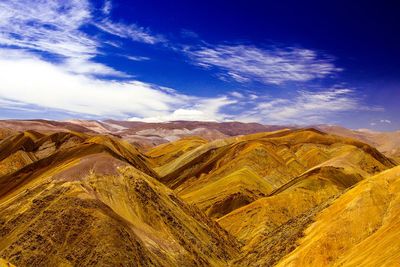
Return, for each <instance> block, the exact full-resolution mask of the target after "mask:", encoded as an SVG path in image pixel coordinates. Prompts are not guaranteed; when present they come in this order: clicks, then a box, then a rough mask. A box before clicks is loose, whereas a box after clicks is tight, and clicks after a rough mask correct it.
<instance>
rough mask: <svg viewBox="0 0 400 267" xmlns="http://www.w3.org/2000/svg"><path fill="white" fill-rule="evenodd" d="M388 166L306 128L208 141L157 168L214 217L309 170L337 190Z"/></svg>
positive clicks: (353, 145) (353, 144)
mask: <svg viewBox="0 0 400 267" xmlns="http://www.w3.org/2000/svg"><path fill="white" fill-rule="evenodd" d="M393 166H394V163H393V162H391V161H390V160H389V159H387V158H386V157H385V156H383V155H382V154H380V153H379V152H378V151H376V149H374V148H372V147H370V146H369V145H366V144H363V143H361V142H358V141H355V140H352V139H347V138H342V137H338V136H333V135H328V134H325V133H322V132H319V131H316V130H314V129H305V130H282V131H278V132H271V133H260V134H253V135H248V136H242V137H236V138H230V139H225V140H219V141H216V142H210V143H207V144H204V145H202V146H199V147H197V148H195V149H192V150H190V151H188V152H186V153H184V154H183V155H181V156H180V157H178V158H177V159H175V160H172V161H170V162H169V163H167V164H165V165H163V166H161V167H159V168H156V170H157V171H158V173H159V175H160V179H161V181H162V182H164V183H165V184H167V185H168V186H170V187H172V188H173V189H175V190H176V191H177V192H178V193H179V195H180V196H182V198H184V199H185V200H186V201H188V202H189V203H193V204H196V205H197V206H199V207H200V208H201V209H202V210H203V211H205V212H206V213H208V214H209V215H210V216H212V217H217V218H218V217H221V216H224V215H226V214H228V213H229V212H231V211H232V210H235V209H237V208H240V207H242V206H244V205H246V204H249V203H251V202H253V201H255V200H257V199H259V198H261V197H265V196H267V195H270V194H273V193H274V194H276V193H278V190H280V191H283V190H284V189H286V188H289V187H291V186H292V185H294V184H297V187H300V185H301V183H302V181H301V180H302V179H303V178H304V177H309V176H310V175H309V174H310V173H311V174H313V173H315V174H318V175H320V174H321V173H325V174H327V175H328V177H327V178H328V181H327V183H330V184H331V185H332V187H333V189H332V190H333V191H335V192H336V191H340V190H343V189H344V188H347V187H349V186H351V185H353V184H355V183H357V182H358V181H360V180H362V179H364V178H365V177H368V176H370V175H373V174H375V173H378V172H380V171H382V170H385V169H387V168H389V167H393ZM243 170H245V172H244V171H243ZM308 173H309V174H308ZM333 177H337V179H336V180H334V179H333ZM307 179H308V178H307ZM306 183H308V182H307V181H306ZM310 186H311V184H310ZM336 187H337V188H336ZM315 190H318V186H317V187H316V188H315ZM329 190H330V191H332V190H331V189H329Z"/></svg>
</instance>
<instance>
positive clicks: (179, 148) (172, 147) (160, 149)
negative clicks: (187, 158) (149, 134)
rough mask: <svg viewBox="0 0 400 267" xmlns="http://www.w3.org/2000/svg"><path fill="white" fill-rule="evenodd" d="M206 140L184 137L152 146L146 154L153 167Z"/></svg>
mask: <svg viewBox="0 0 400 267" xmlns="http://www.w3.org/2000/svg"><path fill="white" fill-rule="evenodd" d="M207 142H208V141H207V140H205V139H203V138H201V137H195V136H194V137H185V138H182V139H179V140H178V141H174V142H170V143H166V144H162V145H159V146H157V147H154V148H152V149H150V150H149V151H148V152H147V153H146V155H147V156H148V157H149V158H150V160H151V162H153V165H154V167H159V166H162V165H165V164H167V163H168V162H170V161H172V160H174V159H176V158H178V157H180V156H181V155H183V154H184V153H186V152H188V151H191V150H193V149H195V148H197V147H199V146H201V145H204V144H206V143H207Z"/></svg>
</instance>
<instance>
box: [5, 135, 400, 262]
mask: <svg viewBox="0 0 400 267" xmlns="http://www.w3.org/2000/svg"><path fill="white" fill-rule="evenodd" d="M395 165H396V163H395V162H394V161H393V160H391V159H389V158H387V157H385V156H384V155H383V154H381V153H380V152H378V150H376V149H375V148H373V147H371V146H370V145H367V144H365V143H362V142H360V141H356V140H354V139H350V138H344V137H340V136H335V135H331V134H326V133H324V132H320V131H318V130H315V129H298V130H290V129H284V130H279V131H275V132H265V133H256V134H250V135H243V136H236V137H230V138H226V139H220V140H215V141H207V140H206V139H204V138H201V137H185V138H182V139H180V140H177V141H174V142H170V143H166V144H162V145H160V146H157V147H155V148H152V149H150V150H148V151H147V152H143V151H142V150H141V149H138V148H136V147H134V146H132V145H131V144H129V143H128V142H126V141H124V140H122V139H120V138H118V137H115V136H110V135H103V134H95V133H90V132H89V133H88V132H86V133H81V132H73V131H63V132H48V131H24V132H20V133H18V132H17V133H9V134H8V135H7V136H5V137H4V138H3V139H2V140H1V141H0V259H2V261H3V262H6V261H8V262H10V263H11V264H14V265H16V266H77V265H79V266H116V265H119V266H273V265H280V266H290V265H292V266H332V265H341V266H354V265H363V266H366V265H370V266H378V265H380V264H379V263H385V264H387V265H395V263H398V262H399V258H398V256H396V255H398V253H399V246H398V245H397V242H396V241H397V239H398V238H399V236H398V235H397V232H396V230H395V229H396V226H397V227H398V220H397V219H396V218H397V217H398V215H399V214H398V213H399V212H400V205H398V203H397V202H396V201H397V200H398V199H397V193H398V192H397V191H396V190H397V189H399V188H400V187H399V186H398V185H397V180H398V179H397V178H399V176H400V170H399V167H395ZM389 248H390V249H389ZM376 253H378V254H379V257H376V258H372V256H371V255H374V254H376Z"/></svg>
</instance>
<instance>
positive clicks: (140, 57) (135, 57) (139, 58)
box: [125, 56, 150, 61]
mask: <svg viewBox="0 0 400 267" xmlns="http://www.w3.org/2000/svg"><path fill="white" fill-rule="evenodd" d="M125 57H126V58H127V59H129V60H132V61H145V60H150V58H149V57H142V56H125Z"/></svg>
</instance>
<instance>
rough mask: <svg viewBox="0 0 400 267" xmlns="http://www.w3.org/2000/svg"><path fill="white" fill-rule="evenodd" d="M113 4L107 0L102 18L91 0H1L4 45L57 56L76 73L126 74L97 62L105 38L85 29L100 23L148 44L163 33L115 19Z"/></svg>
mask: <svg viewBox="0 0 400 267" xmlns="http://www.w3.org/2000/svg"><path fill="white" fill-rule="evenodd" d="M111 8H112V3H111V1H110V0H107V1H105V2H104V6H103V13H104V17H103V18H100V19H99V18H96V17H93V14H92V13H93V7H92V6H91V5H90V3H89V2H88V1H87V0H65V1H52V0H41V1H28V0H5V1H1V2H0V46H3V47H9V48H19V49H25V50H29V51H33V52H35V53H38V54H40V55H51V56H52V58H54V56H56V57H58V62H59V65H64V66H63V67H64V68H65V69H66V70H69V71H72V72H74V73H80V74H91V75H111V76H118V77H126V76H127V74H125V73H123V72H121V71H117V70H115V69H113V68H111V67H109V66H106V65H104V64H101V63H97V62H95V60H94V58H95V56H97V55H99V54H101V52H100V48H101V47H102V45H103V42H102V41H101V40H100V39H98V38H99V37H98V36H91V35H89V34H88V33H86V32H85V31H84V30H83V29H84V28H85V27H87V26H89V25H96V26H97V27H98V28H100V29H101V30H102V31H106V32H108V33H110V34H113V35H117V36H119V37H121V38H129V39H130V40H133V41H137V42H143V43H147V44H154V43H157V42H159V41H160V40H161V37H160V36H158V35H152V34H151V33H150V31H149V30H147V29H145V28H143V27H140V26H137V25H134V24H133V25H126V24H123V23H116V22H113V21H112V20H110V19H109V18H108V17H107V15H108V14H109V13H110V11H111ZM106 41H107V40H106ZM107 42H108V43H109V42H111V41H109V40H108V41H107Z"/></svg>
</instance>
